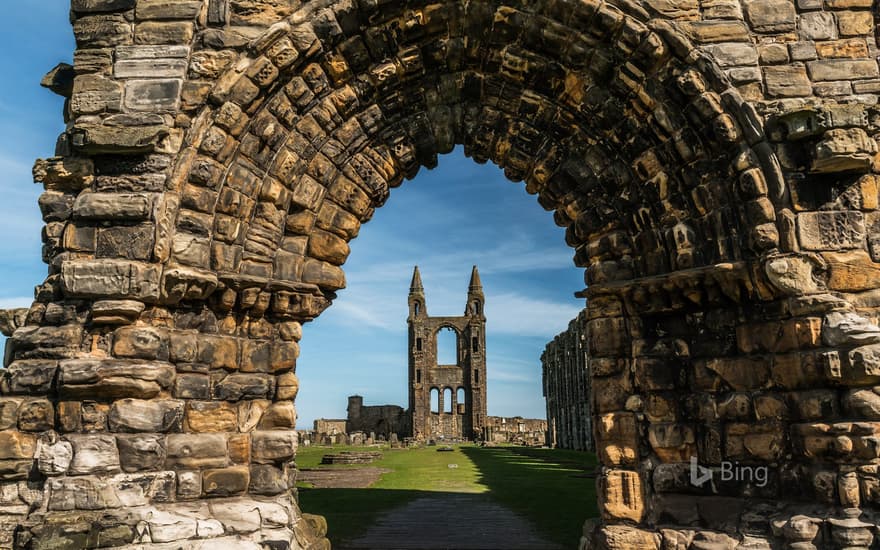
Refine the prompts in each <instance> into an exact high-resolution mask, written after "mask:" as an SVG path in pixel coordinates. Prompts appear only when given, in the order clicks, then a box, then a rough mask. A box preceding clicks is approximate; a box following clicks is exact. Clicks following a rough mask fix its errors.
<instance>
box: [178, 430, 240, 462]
mask: <svg viewBox="0 0 880 550" xmlns="http://www.w3.org/2000/svg"><path fill="white" fill-rule="evenodd" d="M165 445H166V453H167V460H166V462H165V466H166V467H167V468H183V469H187V468H218V467H224V466H226V465H227V463H228V457H227V455H226V436H225V435H223V434H171V435H169V436H168V439H167V440H166V443H165Z"/></svg>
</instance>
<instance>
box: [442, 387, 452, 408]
mask: <svg viewBox="0 0 880 550" xmlns="http://www.w3.org/2000/svg"><path fill="white" fill-rule="evenodd" d="M443 409H444V411H445V412H446V413H448V414H451V413H452V388H446V389H445V390H443Z"/></svg>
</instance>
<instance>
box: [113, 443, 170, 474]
mask: <svg viewBox="0 0 880 550" xmlns="http://www.w3.org/2000/svg"><path fill="white" fill-rule="evenodd" d="M116 443H117V447H118V448H119V463H120V465H121V467H122V471H124V472H141V471H145V470H158V469H160V468H162V467H163V466H164V465H165V437H164V436H161V435H153V434H138V435H125V434H119V435H117V436H116Z"/></svg>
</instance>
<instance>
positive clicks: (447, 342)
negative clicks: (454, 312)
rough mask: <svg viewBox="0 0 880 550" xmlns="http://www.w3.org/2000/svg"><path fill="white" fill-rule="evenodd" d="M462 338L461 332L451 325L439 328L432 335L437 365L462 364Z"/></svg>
mask: <svg viewBox="0 0 880 550" xmlns="http://www.w3.org/2000/svg"><path fill="white" fill-rule="evenodd" d="M461 338H462V335H461V331H459V330H458V328H457V327H454V326H452V325H449V324H446V325H442V326H439V327H437V330H435V331H434V334H433V335H432V339H433V340H434V347H435V352H434V357H435V358H436V359H437V365H457V364H459V363H460V357H459V355H460V348H461V341H460V340H461ZM450 359H451V362H450V361H449V360H450ZM444 360H446V362H444Z"/></svg>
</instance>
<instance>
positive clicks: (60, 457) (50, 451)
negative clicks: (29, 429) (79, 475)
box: [36, 434, 73, 476]
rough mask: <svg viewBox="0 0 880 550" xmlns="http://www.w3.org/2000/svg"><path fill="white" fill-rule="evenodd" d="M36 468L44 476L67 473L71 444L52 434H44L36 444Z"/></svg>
mask: <svg viewBox="0 0 880 550" xmlns="http://www.w3.org/2000/svg"><path fill="white" fill-rule="evenodd" d="M36 458H37V468H38V469H39V470H40V473H42V474H43V475H46V476H57V475H63V474H66V473H67V470H68V468H70V462H71V460H72V459H73V446H72V445H71V444H70V443H69V442H67V441H63V440H59V439H58V438H57V436H55V435H54V434H50V435H48V436H44V437H43V438H41V439H40V441H39V442H38V445H37V452H36Z"/></svg>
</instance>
